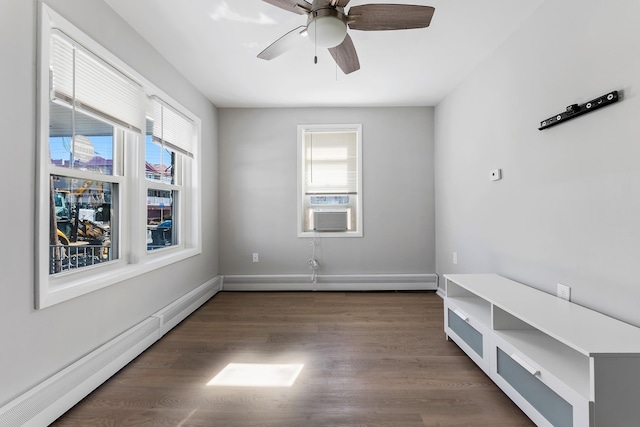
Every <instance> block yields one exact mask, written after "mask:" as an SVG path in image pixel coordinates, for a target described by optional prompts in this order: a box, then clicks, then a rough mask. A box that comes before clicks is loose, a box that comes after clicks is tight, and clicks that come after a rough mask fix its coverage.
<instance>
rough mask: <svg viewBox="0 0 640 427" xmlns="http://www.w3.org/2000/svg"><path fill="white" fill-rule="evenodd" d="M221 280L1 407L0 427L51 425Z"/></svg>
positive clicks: (213, 290) (219, 285)
mask: <svg viewBox="0 0 640 427" xmlns="http://www.w3.org/2000/svg"><path fill="white" fill-rule="evenodd" d="M222 282H223V278H222V276H217V277H215V278H213V279H211V280H209V281H207V282H206V283H204V284H202V285H200V286H199V287H197V288H196V289H194V290H193V291H191V292H189V293H188V294H186V295H184V296H182V297H180V298H178V299H177V300H176V301H174V302H173V303H171V304H169V305H168V306H166V307H165V308H163V309H162V310H160V311H159V312H157V313H155V314H153V315H152V316H150V317H148V318H146V319H145V320H144V321H142V322H140V323H138V324H137V325H135V326H133V327H132V328H130V329H129V330H127V331H125V332H124V333H122V334H120V335H118V336H117V337H116V338H114V339H112V340H111V341H109V342H107V343H106V344H104V345H102V346H101V347H99V348H98V349H96V350H94V351H92V352H91V353H89V354H87V355H86V356H84V357H82V358H81V359H80V360H78V361H77V362H75V363H73V364H72V365H70V366H68V367H67V368H65V369H63V370H62V371H60V372H58V373H57V374H55V375H53V376H52V377H50V378H48V379H46V380H45V381H43V382H41V383H40V384H38V385H37V386H35V387H33V388H32V389H30V390H29V391H27V392H26V393H24V394H22V395H21V396H18V397H17V398H16V399H14V400H13V401H11V402H9V403H8V404H6V405H4V406H3V407H1V408H0V427H16V426H33V427H41V426H46V425H49V424H51V423H52V422H53V421H55V420H56V419H57V418H58V417H60V416H61V415H62V414H64V413H65V412H66V411H68V410H69V409H70V408H71V407H73V406H74V405H75V404H76V403H78V402H79V401H80V400H82V399H83V398H84V397H86V396H87V395H88V394H89V393H91V392H92V391H93V390H95V389H96V388H97V387H98V386H99V385H100V384H102V383H103V382H105V381H106V380H108V379H109V378H110V377H111V376H112V375H113V374H115V373H116V372H118V371H119V370H120V369H122V368H123V367H124V366H126V365H127V364H128V363H129V362H131V361H132V360H133V359H135V358H136V357H137V356H138V355H139V354H141V353H142V352H143V351H144V350H146V349H147V348H148V347H149V346H150V345H151V344H153V343H154V342H156V341H157V340H158V339H160V338H161V337H162V335H164V334H165V333H166V332H167V331H169V330H170V329H171V328H173V327H174V326H175V325H177V324H178V323H180V321H182V320H183V319H184V318H186V317H187V316H188V315H189V314H191V313H192V312H194V311H195V310H196V309H197V308H198V307H200V306H201V305H202V304H204V303H205V302H206V301H207V300H208V299H209V298H211V297H212V296H213V295H215V294H216V293H217V292H218V291H220V290H222Z"/></svg>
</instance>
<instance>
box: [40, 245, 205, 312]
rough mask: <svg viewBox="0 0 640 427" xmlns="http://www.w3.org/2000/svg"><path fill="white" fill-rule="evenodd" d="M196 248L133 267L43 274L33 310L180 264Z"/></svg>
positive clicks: (164, 254) (119, 264)
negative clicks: (50, 274)
mask: <svg viewBox="0 0 640 427" xmlns="http://www.w3.org/2000/svg"><path fill="white" fill-rule="evenodd" d="M201 252H202V251H201V250H200V249H199V248H188V249H180V248H176V249H175V250H169V249H167V250H162V252H161V253H157V254H156V253H153V254H149V255H147V256H145V257H144V258H143V260H142V261H141V262H139V263H136V264H127V263H126V262H125V261H124V260H118V261H113V262H110V263H108V264H103V265H97V266H95V267H87V268H84V269H82V270H79V271H73V272H65V273H61V274H59V275H56V276H49V275H48V274H46V276H45V277H43V278H42V279H41V283H39V286H38V293H37V295H36V309H38V310H41V309H44V308H47V307H51V306H53V305H56V304H59V303H61V302H64V301H67V300H70V299H73V298H77V297H79V296H82V295H86V294H88V293H91V292H94V291H97V290H99V289H103V288H106V287H108V286H111V285H115V284H117V283H120V282H123V281H125V280H128V279H131V278H134V277H136V276H140V275H142V274H145V273H148V272H150V271H153V270H156V269H158V268H161V267H165V266H167V265H170V264H173V263H176V262H179V261H183V260H185V259H187V258H191V257H193V256H196V255H198V254H200V253H201Z"/></svg>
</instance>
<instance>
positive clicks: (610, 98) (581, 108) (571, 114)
mask: <svg viewBox="0 0 640 427" xmlns="http://www.w3.org/2000/svg"><path fill="white" fill-rule="evenodd" d="M614 102H618V91H617V90H614V91H613V92H609V93H607V94H605V95H602V96H599V97H597V98H595V99H592V100H591V101H588V102H585V103H584V104H580V105H578V104H572V105H569V106H568V107H567V109H566V110H565V111H563V112H562V113H559V114H556V115H555V116H553V117H549V118H548V119H546V120H543V121H541V122H540V127H539V128H538V130H543V129H547V128H550V127H551V126H555V125H557V124H560V123H563V122H566V121H567V120H571V119H574V118H576V117H578V116H581V115H583V114H587V113H590V112H592V111H595V110H597V109H598V108H602V107H604V106H606V105H609V104H613V103H614Z"/></svg>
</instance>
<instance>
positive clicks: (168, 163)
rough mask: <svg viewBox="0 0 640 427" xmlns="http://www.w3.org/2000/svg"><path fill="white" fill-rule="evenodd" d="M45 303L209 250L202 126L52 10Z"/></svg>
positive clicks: (40, 270) (43, 147)
mask: <svg viewBox="0 0 640 427" xmlns="http://www.w3.org/2000/svg"><path fill="white" fill-rule="evenodd" d="M41 12H42V25H41V33H40V54H39V61H40V62H39V118H40V121H39V123H40V131H39V132H40V134H39V147H38V165H39V167H38V194H39V197H38V200H37V205H36V209H37V212H38V217H37V218H38V230H37V232H38V240H37V241H38V247H37V250H36V258H37V279H38V287H37V292H36V295H37V306H38V307H46V306H48V305H52V304H55V303H58V302H60V301H64V300H66V299H69V298H73V297H76V296H79V295H82V294H84V293H87V292H90V291H93V290H95V289H99V288H101V287H104V286H108V285H110V284H113V283H115V282H118V281H121V280H124V279H127V278H129V277H133V276H135V275H137V274H141V273H144V272H145V271H149V270H150V269H153V268H157V267H160V266H162V265H166V264H167V263H170V262H175V261H178V260H180V259H184V258H185V257H187V256H192V255H194V254H196V253H198V252H199V251H200V242H199V237H198V236H199V224H200V222H199V212H198V209H197V207H198V205H197V200H198V197H197V194H196V191H197V185H196V183H197V179H198V167H197V166H198V161H197V147H198V129H199V121H198V119H197V118H196V117H194V116H193V115H191V113H189V112H188V111H186V110H184V108H183V107H181V106H180V105H178V104H177V103H175V101H173V100H171V98H170V97H168V96H167V95H166V94H164V93H163V92H162V91H161V90H159V89H158V88H156V87H155V86H153V85H152V84H151V83H149V82H148V81H146V79H144V78H143V77H142V76H139V75H137V74H136V73H135V72H133V71H132V70H131V69H129V67H128V66H126V64H123V63H122V62H121V61H119V60H118V59H117V58H115V57H114V56H113V55H111V54H110V53H109V52H107V51H106V50H104V49H103V48H102V47H101V46H100V45H98V44H97V43H96V42H94V41H93V40H91V39H90V38H88V37H87V36H86V35H84V34H83V33H82V32H80V31H79V30H78V29H77V28H76V27H74V26H73V25H72V24H70V23H69V22H68V21H66V20H65V19H64V18H62V17H61V16H59V15H57V14H56V13H55V12H53V11H52V10H50V9H49V8H48V7H47V6H45V5H42V10H41Z"/></svg>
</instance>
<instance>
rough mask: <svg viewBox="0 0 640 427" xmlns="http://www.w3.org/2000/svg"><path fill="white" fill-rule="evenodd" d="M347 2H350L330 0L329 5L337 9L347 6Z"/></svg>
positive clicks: (346, 0) (347, 0)
mask: <svg viewBox="0 0 640 427" xmlns="http://www.w3.org/2000/svg"><path fill="white" fill-rule="evenodd" d="M349 1H350V0H331V5H332V6H337V7H345V6H346V5H348V4H349Z"/></svg>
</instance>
